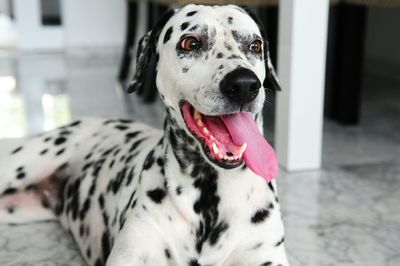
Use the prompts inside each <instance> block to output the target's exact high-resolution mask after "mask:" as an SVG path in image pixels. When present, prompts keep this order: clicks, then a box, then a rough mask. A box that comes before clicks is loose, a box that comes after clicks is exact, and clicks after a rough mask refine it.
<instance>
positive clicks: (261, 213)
mask: <svg viewBox="0 0 400 266" xmlns="http://www.w3.org/2000/svg"><path fill="white" fill-rule="evenodd" d="M273 208H274V205H273V204H272V203H270V204H269V205H268V207H267V208H266V209H261V210H258V211H257V212H256V213H255V214H254V215H253V217H251V222H252V223H253V224H258V223H261V222H263V221H264V220H265V219H266V218H268V217H269V216H270V213H271V210H272V209H273Z"/></svg>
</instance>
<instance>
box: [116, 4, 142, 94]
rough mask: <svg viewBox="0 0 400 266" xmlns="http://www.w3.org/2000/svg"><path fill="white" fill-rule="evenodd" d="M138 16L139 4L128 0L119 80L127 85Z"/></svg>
mask: <svg viewBox="0 0 400 266" xmlns="http://www.w3.org/2000/svg"><path fill="white" fill-rule="evenodd" d="M137 17H138V4H137V2H135V1H127V27H126V29H127V30H126V39H125V46H124V52H123V55H122V60H121V66H120V69H119V73H118V81H119V82H120V83H121V84H122V85H123V87H125V82H126V80H127V78H128V75H129V69H130V64H131V61H132V49H133V46H134V44H135V37H136V25H137Z"/></svg>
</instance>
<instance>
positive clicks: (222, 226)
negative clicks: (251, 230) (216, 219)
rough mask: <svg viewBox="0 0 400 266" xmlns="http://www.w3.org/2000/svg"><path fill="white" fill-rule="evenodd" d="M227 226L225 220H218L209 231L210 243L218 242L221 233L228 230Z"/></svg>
mask: <svg viewBox="0 0 400 266" xmlns="http://www.w3.org/2000/svg"><path fill="white" fill-rule="evenodd" d="M228 227H229V226H228V224H227V223H225V222H220V223H219V224H218V225H217V226H215V227H214V228H213V229H212V231H211V233H210V245H212V246H213V245H215V244H216V243H217V242H218V240H219V238H220V236H221V234H222V233H224V232H225V231H226V230H228Z"/></svg>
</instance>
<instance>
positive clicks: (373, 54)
mask: <svg viewBox="0 0 400 266" xmlns="http://www.w3.org/2000/svg"><path fill="white" fill-rule="evenodd" d="M365 69H366V72H367V74H373V75H378V76H381V77H383V78H390V79H396V80H397V81H398V82H400V8H399V7H397V8H388V7H386V8H384V7H373V8H370V9H369V11H368V22H367V34H366V47H365Z"/></svg>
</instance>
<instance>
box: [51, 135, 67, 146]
mask: <svg viewBox="0 0 400 266" xmlns="http://www.w3.org/2000/svg"><path fill="white" fill-rule="evenodd" d="M66 140H67V139H66V138H64V137H59V138H56V139H55V140H54V145H61V144H63V143H64V142H65V141H66Z"/></svg>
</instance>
